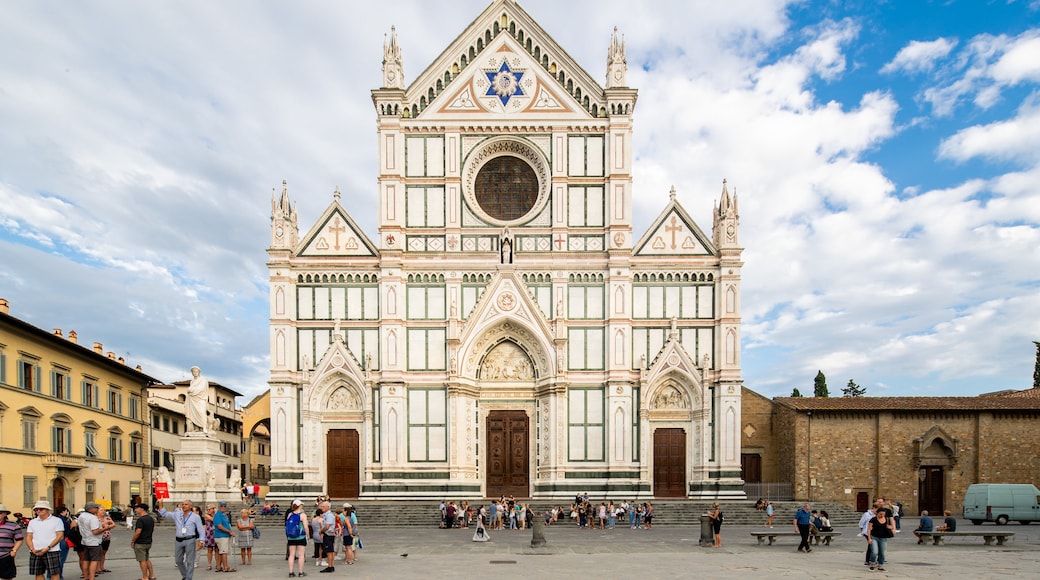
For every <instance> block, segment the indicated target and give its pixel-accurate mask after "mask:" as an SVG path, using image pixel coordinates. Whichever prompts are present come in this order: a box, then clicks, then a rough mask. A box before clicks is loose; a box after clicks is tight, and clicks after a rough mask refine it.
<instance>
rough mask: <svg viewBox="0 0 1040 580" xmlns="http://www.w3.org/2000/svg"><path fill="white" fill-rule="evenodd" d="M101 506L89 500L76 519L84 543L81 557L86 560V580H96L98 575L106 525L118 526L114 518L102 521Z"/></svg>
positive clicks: (84, 573) (84, 571)
mask: <svg viewBox="0 0 1040 580" xmlns="http://www.w3.org/2000/svg"><path fill="white" fill-rule="evenodd" d="M100 508H101V506H100V505H98V504H97V503H96V502H92V501H88V502H87V503H86V505H84V506H83V513H81V514H79V517H78V518H77V519H76V524H77V527H78V528H79V533H80V536H81V537H82V539H81V540H80V543H81V544H83V551H82V552H80V555H79V557H80V558H81V559H82V560H83V561H85V562H86V564H85V565H84V567H83V578H85V580H94V577H95V576H97V573H98V566H99V565H100V563H101V538H102V536H103V534H104V533H105V530H106V527H105V526H106V525H109V526H110V527H109V528H107V529H111V528H114V527H115V526H116V524H115V522H112V520H106V522H105V523H102V522H101V519H100V518H99V517H98V515H97V514H98V510H99V509H100ZM109 522H111V523H110V524H109Z"/></svg>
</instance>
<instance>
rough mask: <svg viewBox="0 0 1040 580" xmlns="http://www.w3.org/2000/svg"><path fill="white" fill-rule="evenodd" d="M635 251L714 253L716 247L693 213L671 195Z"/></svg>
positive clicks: (659, 253) (678, 254)
mask: <svg viewBox="0 0 1040 580" xmlns="http://www.w3.org/2000/svg"><path fill="white" fill-rule="evenodd" d="M634 253H635V255H637V256H712V255H715V254H716V249H715V246H714V245H713V244H712V243H711V240H709V239H708V237H707V236H706V235H704V232H703V231H701V229H700V228H699V227H697V224H696V223H695V222H694V221H693V219H692V218H691V217H690V214H688V213H686V210H685V209H683V207H682V206H681V205H679V202H678V201H676V200H675V199H672V201H671V202H669V204H668V206H667V207H665V209H664V211H663V212H661V215H659V216H657V219H656V220H654V222H653V224H651V225H650V228H649V229H647V231H646V234H644V235H643V237H642V239H640V240H639V243H637V244H636V246H635V249H634Z"/></svg>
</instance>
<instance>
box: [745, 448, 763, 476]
mask: <svg viewBox="0 0 1040 580" xmlns="http://www.w3.org/2000/svg"><path fill="white" fill-rule="evenodd" d="M740 473H741V477H742V478H743V479H744V483H762V456H761V455H758V454H751V453H744V454H741V456H740Z"/></svg>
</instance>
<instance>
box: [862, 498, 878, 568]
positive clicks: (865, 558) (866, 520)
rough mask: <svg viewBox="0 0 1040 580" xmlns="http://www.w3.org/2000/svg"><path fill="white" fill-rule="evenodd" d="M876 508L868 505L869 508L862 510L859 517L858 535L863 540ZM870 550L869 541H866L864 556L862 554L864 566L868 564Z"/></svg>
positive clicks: (865, 537)
mask: <svg viewBox="0 0 1040 580" xmlns="http://www.w3.org/2000/svg"><path fill="white" fill-rule="evenodd" d="M876 509H877V508H876V507H873V506H872V507H869V508H867V511H865V512H863V515H862V516H860V517H859V535H861V536H863V539H864V540H865V539H867V532H869V530H868V529H867V528H869V527H870V520H872V519H874V513H875V510H876ZM870 550H871V546H870V543H869V542H868V543H867V553H866V555H865V556H863V565H864V566H870Z"/></svg>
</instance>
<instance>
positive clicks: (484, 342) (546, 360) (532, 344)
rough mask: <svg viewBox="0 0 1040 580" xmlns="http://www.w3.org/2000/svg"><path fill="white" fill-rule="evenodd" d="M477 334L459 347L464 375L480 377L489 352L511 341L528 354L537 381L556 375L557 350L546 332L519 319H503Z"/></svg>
mask: <svg viewBox="0 0 1040 580" xmlns="http://www.w3.org/2000/svg"><path fill="white" fill-rule="evenodd" d="M473 336H475V337H476V338H474V339H473V340H471V341H468V342H467V343H466V344H464V345H463V346H462V348H460V349H459V361H460V367H461V368H460V369H459V372H460V374H461V375H462V376H465V377H472V378H479V377H480V371H481V365H482V364H483V363H484V362H485V359H486V357H487V356H488V354H489V353H491V352H492V350H494V349H495V348H496V347H498V346H499V345H500V344H503V343H505V342H507V341H508V342H512V343H513V344H515V345H516V347H517V348H519V349H520V350H521V351H523V352H524V353H525V354H526V355H527V357H528V359H529V360H530V363H531V367H532V375H533V377H532V378H533V379H534V380H536V381H538V380H542V379H545V378H547V377H551V376H553V375H555V374H556V366H555V358H554V356H553V351H552V350H550V348H549V347H548V345H547V344H546V343H545V339H544V337H543V336H542V334H541V333H540V332H538V331H537V330H535V329H532V328H531V327H530V326H528V325H527V324H525V323H523V322H521V321H519V320H517V319H514V318H506V319H503V320H499V321H498V322H497V323H495V324H493V325H491V326H489V327H488V328H486V329H485V330H483V331H482V332H479V333H474V335H473Z"/></svg>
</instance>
